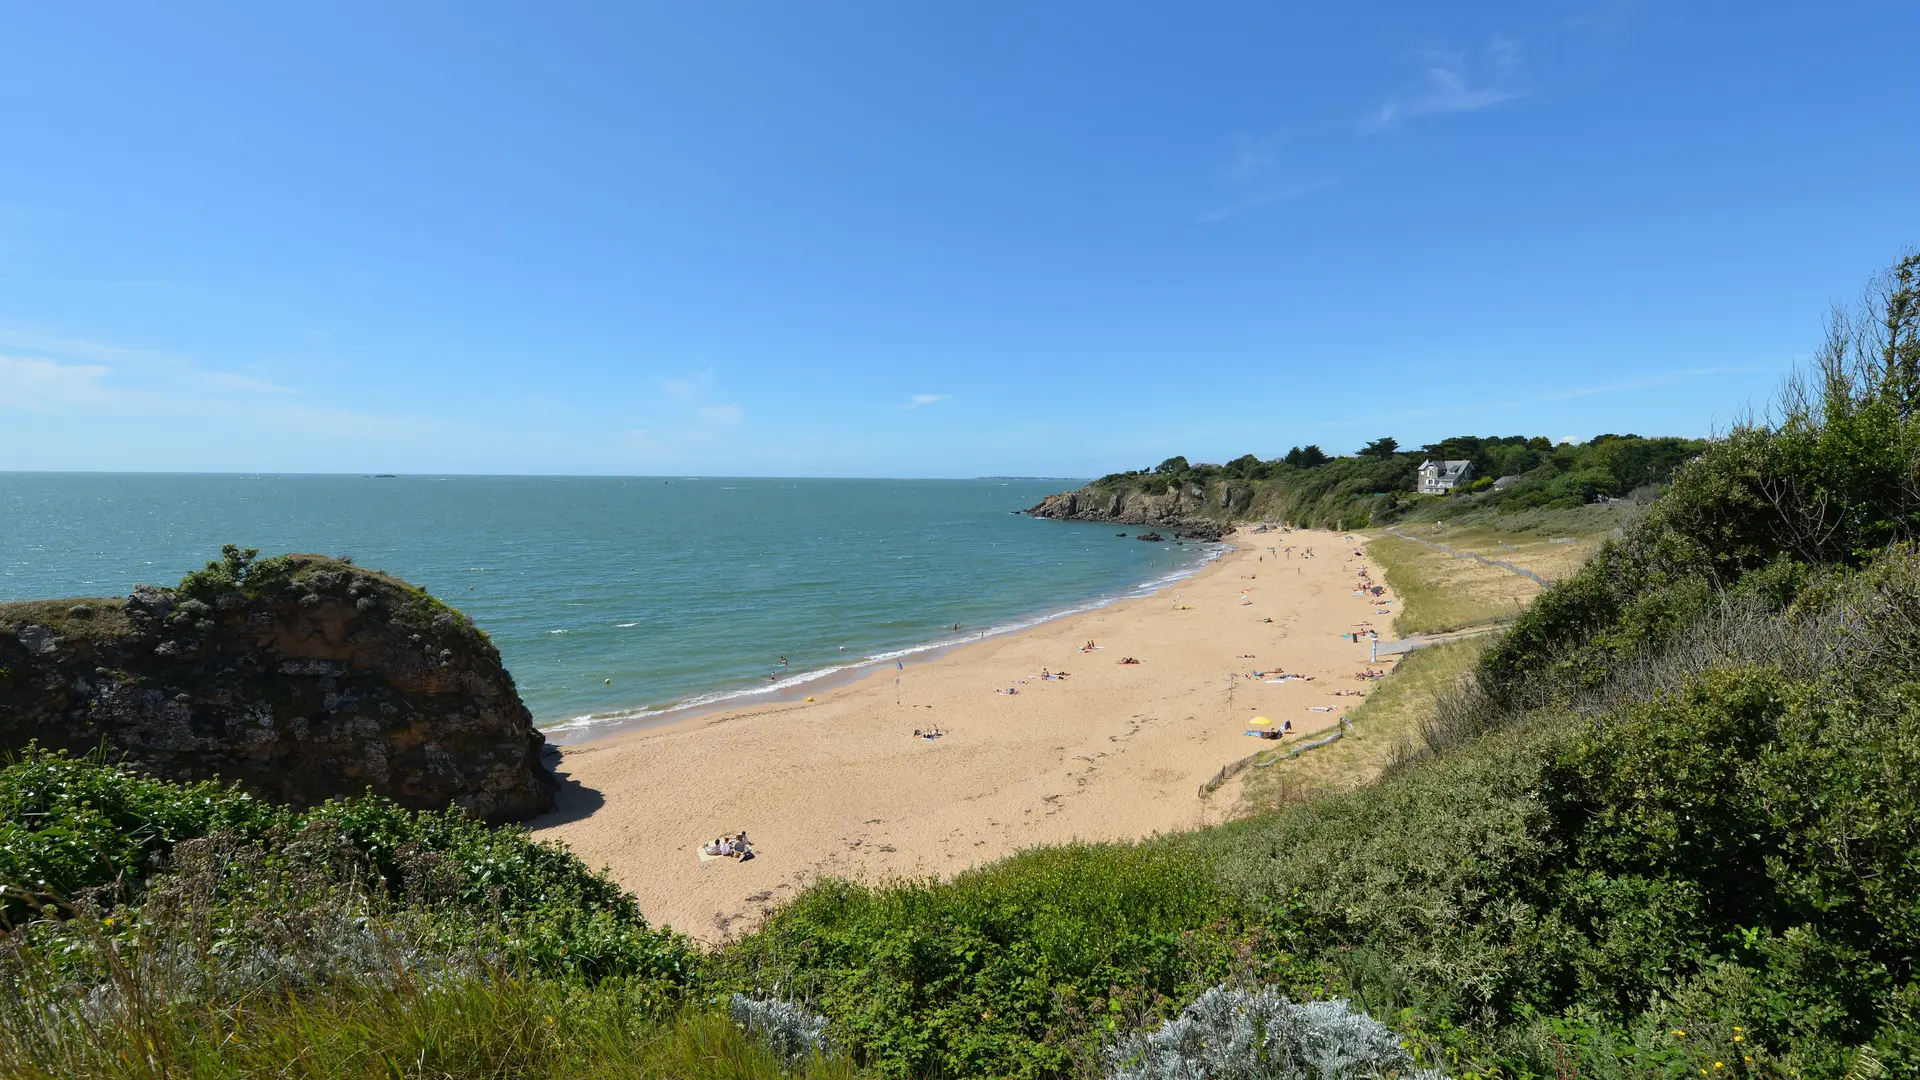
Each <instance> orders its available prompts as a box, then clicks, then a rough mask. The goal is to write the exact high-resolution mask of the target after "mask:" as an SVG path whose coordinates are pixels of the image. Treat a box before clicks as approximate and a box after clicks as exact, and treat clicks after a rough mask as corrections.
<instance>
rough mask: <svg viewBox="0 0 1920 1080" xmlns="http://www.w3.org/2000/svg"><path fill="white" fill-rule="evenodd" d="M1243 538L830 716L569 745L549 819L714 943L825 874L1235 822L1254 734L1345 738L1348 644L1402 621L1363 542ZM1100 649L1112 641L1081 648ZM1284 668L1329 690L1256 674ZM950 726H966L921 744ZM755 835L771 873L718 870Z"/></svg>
mask: <svg viewBox="0 0 1920 1080" xmlns="http://www.w3.org/2000/svg"><path fill="white" fill-rule="evenodd" d="M1230 543H1232V544H1233V545H1234V548H1233V550H1231V551H1229V552H1228V553H1227V554H1225V555H1223V556H1222V557H1221V558H1220V559H1218V560H1217V561H1216V562H1214V563H1213V564H1212V565H1210V566H1209V567H1207V568H1206V569H1204V570H1203V571H1201V572H1200V573H1199V574H1197V575H1195V576H1194V577H1192V578H1189V579H1187V580H1185V581H1181V582H1178V583H1176V584H1174V585H1172V586H1170V587H1168V588H1167V589H1165V590H1163V591H1162V592H1159V593H1156V594H1154V595H1152V596H1148V597H1142V598H1139V599H1134V600H1128V601H1124V602H1121V603H1118V604H1114V605H1111V606H1109V607H1105V608H1101V609H1098V610H1095V611H1092V612H1088V613H1086V614H1082V615H1076V616H1071V617H1068V618H1062V619H1057V620H1054V621H1052V622H1049V623H1045V624H1042V625H1040V626H1037V627H1034V628H1031V629H1028V630H1025V631H1022V632H1020V633H1017V634H1010V635H1006V636H1004V637H997V638H989V639H987V640H984V641H981V642H978V643H974V644H969V645H966V646H963V647H960V648H957V649H955V650H953V651H951V652H948V653H947V654H945V655H943V656H940V657H937V658H935V659H931V660H928V661H925V662H922V663H918V664H908V665H907V667H906V670H905V671H903V672H902V671H896V670H895V669H894V668H893V667H891V666H889V667H885V668H881V669H878V670H876V671H874V672H873V673H872V674H871V675H869V676H867V677H866V678H863V679H861V680H859V681H856V682H853V683H851V684H848V685H846V686H842V687H839V688H837V689H833V690H828V691H824V692H821V693H819V694H817V695H816V698H817V700H815V701H814V702H811V703H807V702H792V703H783V704H769V705H764V706H758V707H753V708H746V709H739V710H733V711H728V712H720V713H711V714H707V715H704V716H697V717H693V718H690V719H686V720H682V721H679V722H676V723H672V724H668V725H664V726H661V727H658V728H652V729H647V730H640V731H634V732H628V733H624V734H620V735H616V736H612V737H609V738H606V739H602V740H599V741H596V742H589V743H585V744H582V745H579V746H574V747H569V748H568V749H567V751H566V754H565V757H564V758H563V760H562V763H561V765H560V772H561V774H562V777H563V779H565V780H566V781H567V786H566V789H565V790H564V791H563V792H562V795H561V803H560V808H559V809H558V810H557V811H556V812H555V813H554V814H552V815H549V816H548V817H546V818H542V819H539V820H536V821H534V822H533V823H532V827H533V829H534V831H535V832H536V833H537V834H538V835H539V836H541V837H543V838H551V839H560V840H564V841H565V842H566V843H567V844H568V845H569V846H571V847H572V848H573V850H574V851H575V852H577V853H578V854H579V855H580V856H581V858H583V859H585V860H586V861H587V862H588V863H589V864H590V865H593V866H596V867H601V866H604V867H607V868H608V869H610V870H611V872H612V874H613V876H614V877H615V878H616V879H618V880H619V882H620V884H621V885H622V886H624V887H625V888H627V889H629V890H631V891H632V892H633V893H634V895H635V896H637V897H638V898H639V901H640V906H641V908H642V910H643V911H645V913H646V915H647V917H648V918H649V919H652V920H654V921H655V922H661V923H666V924H668V925H671V926H673V927H674V928H675V929H678V930H681V931H683V932H685V933H688V934H690V935H692V936H694V937H696V938H700V939H703V940H708V941H713V940H717V939H719V938H721V937H724V936H726V935H727V934H729V933H739V932H741V931H743V930H745V929H747V928H748V927H750V926H752V925H753V924H755V923H756V922H757V921H758V920H759V919H760V917H761V916H762V915H763V914H764V913H765V911H766V910H767V909H768V908H769V907H770V906H771V905H773V904H776V903H778V902H780V901H781V900H784V899H786V898H787V897H790V896H792V895H793V894H794V893H795V892H796V891H798V890H799V889H801V888H803V887H804V886H805V885H806V884H807V883H808V882H809V881H811V880H812V879H814V878H815V877H819V876H824V875H843V876H849V877H854V878H858V879H862V880H869V881H872V880H881V879H884V878H888V877H893V876H899V875H910V876H913V875H917V876H926V875H939V876H949V875H951V874H954V873H956V872H958V871H961V870H964V869H966V868H968V867H971V866H976V865H978V864H980V863H984V862H988V861H991V860H993V859H998V858H1000V857H1002V856H1005V855H1008V854H1011V853H1013V852H1014V851H1017V850H1019V849H1021V848H1025V847H1031V846H1033V845H1036V844H1049V843H1061V842H1065V841H1070V840H1116V839H1134V838H1140V837H1145V836H1150V835H1152V834H1154V833H1157V832H1167V831H1172V830H1178V829H1187V828H1192V827H1195V826H1199V825H1203V824H1207V823H1210V822H1213V821H1217V820H1219V816H1220V813H1221V810H1220V809H1217V808H1214V807H1213V806H1212V805H1211V804H1210V802H1209V801H1208V800H1205V799H1203V798H1201V797H1200V794H1199V789H1200V786H1201V785H1202V784H1203V783H1205V782H1206V781H1207V780H1208V778H1210V777H1211V776H1213V774H1214V773H1215V772H1216V771H1217V770H1219V769H1220V768H1221V767H1222V766H1224V765H1226V764H1228V763H1230V762H1233V761H1235V760H1238V759H1239V758H1242V757H1245V756H1246V755H1248V754H1250V753H1253V752H1255V751H1256V750H1258V749H1259V748H1261V747H1263V746H1272V745H1274V744H1272V743H1264V742H1260V741H1258V740H1255V739H1251V738H1248V737H1247V736H1246V734H1245V731H1246V729H1247V723H1248V721H1249V720H1251V719H1252V718H1253V717H1255V716H1267V717H1271V718H1272V719H1273V720H1274V721H1275V723H1276V724H1277V723H1279V722H1281V721H1283V720H1291V721H1292V722H1293V729H1294V731H1295V732H1296V733H1298V734H1299V735H1307V734H1311V733H1313V732H1315V731H1319V730H1322V729H1325V728H1327V727H1331V726H1332V725H1334V724H1335V723H1337V722H1338V719H1339V717H1340V716H1342V715H1344V714H1345V713H1346V712H1348V711H1349V710H1350V709H1351V708H1352V707H1354V706H1356V705H1358V704H1359V699H1357V698H1352V697H1337V696H1335V695H1334V693H1333V692H1334V691H1335V690H1339V689H1362V690H1364V689H1365V688H1366V684H1363V683H1361V682H1357V681H1355V679H1354V678H1353V675H1354V673H1355V672H1356V671H1357V670H1359V669H1361V668H1364V667H1366V666H1367V657H1368V647H1367V646H1366V645H1365V644H1364V643H1358V642H1352V641H1348V640H1344V639H1343V638H1342V637H1341V635H1342V634H1347V633H1351V632H1352V631H1353V630H1354V626H1353V624H1355V623H1358V622H1363V621H1370V622H1372V623H1374V624H1375V625H1378V626H1380V627H1383V628H1384V627H1386V626H1388V625H1390V623H1391V617H1390V616H1384V615H1375V614H1374V608H1375V606H1376V604H1377V601H1374V600H1373V599H1372V598H1370V597H1365V598H1363V597H1361V596H1356V595H1354V591H1355V588H1356V581H1357V573H1356V571H1357V569H1358V568H1359V567H1361V566H1365V565H1368V564H1367V562H1366V560H1365V559H1364V557H1359V556H1356V555H1355V554H1354V552H1355V550H1356V548H1357V547H1358V544H1359V542H1358V541H1349V540H1346V539H1343V538H1342V537H1341V536H1340V535H1338V534H1334V533H1326V532H1309V531H1304V530H1296V531H1293V532H1287V533H1249V532H1246V531H1244V530H1243V531H1242V532H1240V533H1239V534H1236V536H1234V537H1233V538H1232V539H1231V540H1230ZM1288 547H1291V548H1292V549H1293V555H1292V557H1291V558H1289V557H1287V556H1286V554H1285V549H1286V548H1288ZM1270 548H1272V549H1277V551H1278V553H1277V554H1276V553H1270V551H1269V549H1270ZM1309 548H1311V549H1312V550H1313V551H1314V552H1315V555H1316V557H1314V558H1311V559H1308V558H1304V557H1303V554H1304V552H1305V551H1306V550H1307V549H1309ZM1373 576H1374V580H1376V581H1378V580H1379V579H1380V577H1381V574H1380V571H1379V570H1378V568H1374V569H1373ZM1268 620H1271V621H1268ZM1088 640H1092V641H1094V642H1096V643H1098V645H1099V646H1100V648H1099V650H1098V651H1094V652H1082V651H1081V646H1082V645H1084V644H1085V643H1086V642H1087V641H1088ZM1243 654H1252V656H1251V657H1247V656H1244V655H1243ZM1127 656H1132V657H1137V658H1138V659H1139V660H1140V663H1139V664H1137V665H1133V664H1121V663H1120V662H1119V661H1120V660H1121V658H1123V657H1127ZM1380 666H1385V665H1384V663H1383V664H1382V665H1380ZM1275 668H1284V669H1285V670H1287V671H1289V672H1298V673H1301V674H1305V675H1311V676H1314V677H1315V679H1314V681H1312V682H1290V683H1285V684H1279V685H1276V684H1271V683H1267V682H1265V681H1263V680H1260V679H1250V678H1248V677H1247V675H1248V673H1249V672H1252V671H1271V670H1273V669H1275ZM1042 671H1050V672H1056V673H1057V672H1062V671H1064V672H1066V673H1067V676H1066V677H1065V678H1063V679H1052V680H1048V679H1042V678H1041V677H1040V675H1041V673H1042ZM896 678H897V679H898V684H897V686H896V682H895V680H896ZM1008 689H1016V690H1018V691H1019V693H1017V694H1007V693H1004V691H1006V690H1008ZM996 691H1001V692H996ZM1313 706H1322V707H1326V706H1331V707H1332V710H1333V711H1323V712H1315V711H1313ZM930 725H938V726H939V727H940V728H941V729H943V730H944V731H945V732H946V735H945V736H944V737H942V738H939V739H935V740H931V741H928V740H925V739H920V738H915V737H914V736H913V734H912V732H913V731H914V729H915V728H923V729H924V728H926V727H928V726H930ZM1289 741H1295V740H1293V739H1290V740H1289ZM741 829H745V830H746V831H747V832H748V834H749V836H750V837H751V838H752V840H753V842H754V845H755V848H756V850H757V852H758V856H757V857H756V858H754V859H752V860H749V861H747V862H743V863H742V862H734V861H732V860H727V859H718V860H708V861H702V860H700V859H699V858H697V856H696V852H697V849H698V846H699V845H700V844H701V843H703V842H705V841H708V840H712V839H714V838H715V837H718V836H721V835H723V834H728V833H732V832H736V831H738V830H741Z"/></svg>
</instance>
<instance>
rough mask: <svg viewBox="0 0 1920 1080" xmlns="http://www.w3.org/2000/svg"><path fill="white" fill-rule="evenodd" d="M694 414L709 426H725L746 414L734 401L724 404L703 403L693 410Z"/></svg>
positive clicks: (743, 417) (736, 421)
mask: <svg viewBox="0 0 1920 1080" xmlns="http://www.w3.org/2000/svg"><path fill="white" fill-rule="evenodd" d="M694 415H696V416H698V417H699V418H700V422H701V423H703V424H706V425H708V426H709V427H727V426H730V425H733V424H737V423H739V422H740V421H742V420H744V419H746V414H745V413H743V412H741V411H740V406H739V405H738V404H734V403H728V404H726V405H703V406H701V407H700V408H698V409H695V410H694Z"/></svg>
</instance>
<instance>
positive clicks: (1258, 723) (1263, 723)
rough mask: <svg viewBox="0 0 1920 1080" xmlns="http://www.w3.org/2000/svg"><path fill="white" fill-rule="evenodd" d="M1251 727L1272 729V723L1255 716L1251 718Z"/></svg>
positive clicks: (1262, 717)
mask: <svg viewBox="0 0 1920 1080" xmlns="http://www.w3.org/2000/svg"><path fill="white" fill-rule="evenodd" d="M1253 726H1254V727H1272V726H1273V721H1271V720H1269V719H1267V718H1266V717H1264V716H1256V717H1254V718H1253Z"/></svg>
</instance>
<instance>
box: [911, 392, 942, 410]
mask: <svg viewBox="0 0 1920 1080" xmlns="http://www.w3.org/2000/svg"><path fill="white" fill-rule="evenodd" d="M948 396H949V395H947V394H915V395H913V396H912V397H910V398H908V399H907V403H906V405H905V406H903V407H904V408H908V409H917V408H919V407H920V406H922V405H932V404H933V403H934V402H936V401H945V400H947V398H948Z"/></svg>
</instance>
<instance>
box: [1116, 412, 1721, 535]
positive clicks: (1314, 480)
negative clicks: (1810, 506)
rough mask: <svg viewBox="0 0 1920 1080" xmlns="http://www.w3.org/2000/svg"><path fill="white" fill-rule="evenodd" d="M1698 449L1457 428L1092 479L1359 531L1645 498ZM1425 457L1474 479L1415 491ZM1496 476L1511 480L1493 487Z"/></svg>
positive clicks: (1246, 514) (1683, 442)
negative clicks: (1344, 448) (1444, 489)
mask: <svg viewBox="0 0 1920 1080" xmlns="http://www.w3.org/2000/svg"><path fill="white" fill-rule="evenodd" d="M1705 447H1706V443H1704V442H1703V441H1701V440H1698V439H1676V438H1642V437H1640V436H1638V435H1599V436H1595V437H1594V438H1592V439H1590V440H1588V441H1586V442H1584V443H1562V444H1559V445H1555V444H1553V443H1551V442H1549V441H1548V440H1547V439H1545V438H1542V437H1539V436H1534V437H1531V438H1529V437H1527V436H1522V435H1510V436H1489V437H1480V436H1473V435H1461V436H1456V437H1454V438H1450V439H1445V440H1442V441H1441V442H1437V443H1432V444H1429V445H1427V446H1424V447H1422V448H1420V449H1419V450H1417V451H1407V452H1402V451H1401V450H1400V448H1399V442H1398V441H1397V440H1395V439H1393V438H1391V437H1386V438H1380V439H1374V440H1372V441H1371V442H1369V443H1367V445H1366V446H1364V447H1362V448H1360V449H1359V450H1358V451H1356V452H1355V453H1354V454H1353V455H1352V456H1349V457H1329V456H1328V455H1327V454H1326V453H1324V452H1323V451H1322V450H1321V449H1320V447H1318V446H1308V447H1305V448H1302V447H1294V448H1293V449H1292V450H1291V451H1289V452H1288V453H1287V454H1286V455H1285V456H1284V457H1281V458H1277V459H1274V460H1271V461H1264V460H1262V459H1260V458H1259V457H1256V456H1255V455H1253V454H1246V455H1243V456H1241V457H1238V458H1235V459H1234V460H1232V461H1229V462H1227V463H1226V464H1225V465H1210V464H1193V463H1190V462H1188V461H1187V459H1186V458H1184V457H1172V458H1168V459H1167V460H1166V461H1163V462H1161V463H1160V464H1159V465H1156V466H1154V467H1153V468H1151V469H1140V470H1136V471H1133V472H1121V473H1110V474H1108V475H1106V476H1103V477H1101V478H1100V479H1099V480H1096V481H1094V483H1093V486H1094V487H1095V488H1096V489H1098V490H1104V491H1115V490H1124V491H1141V492H1145V493H1147V494H1150V495H1158V494H1162V493H1164V492H1168V491H1173V490H1179V489H1188V490H1194V491H1198V492H1201V493H1203V494H1204V495H1205V496H1206V498H1205V500H1204V501H1205V503H1206V507H1205V508H1204V509H1203V510H1202V511H1201V512H1202V513H1210V514H1212V515H1214V516H1227V517H1237V518H1271V519H1278V520H1282V521H1286V522H1289V523H1292V524H1297V525H1306V526H1317V527H1325V528H1343V529H1357V528H1363V527H1365V526H1367V525H1385V524H1391V523H1393V522H1396V521H1406V520H1420V519H1423V518H1431V517H1434V516H1438V515H1442V514H1445V515H1447V516H1457V515H1459V514H1461V513H1463V512H1472V511H1487V512H1504V513H1511V512H1514V511H1520V510H1534V509H1541V508H1549V507H1573V506H1581V505H1584V504H1586V503H1591V502H1593V501H1595V500H1596V499H1601V498H1624V497H1627V496H1629V495H1633V494H1635V493H1642V494H1644V495H1646V496H1647V497H1650V495H1651V492H1652V491H1653V490H1654V489H1656V488H1658V487H1659V486H1660V485H1662V484H1665V483H1666V482H1667V481H1668V480H1669V479H1670V478H1671V477H1672V475H1673V472H1674V470H1675V469H1676V468H1678V467H1679V466H1680V465H1681V464H1682V463H1683V462H1685V461H1687V460H1688V459H1690V458H1692V457H1695V456H1697V455H1698V454H1699V453H1700V452H1701V451H1702V450H1703V449H1705ZM1429 458H1432V459H1437V460H1466V461H1471V462H1472V463H1473V473H1472V476H1473V479H1472V480H1471V481H1470V482H1469V483H1467V484H1466V485H1464V486H1463V487H1461V488H1460V489H1459V490H1458V491H1456V492H1455V493H1454V494H1452V495H1450V496H1447V497H1445V498H1435V497H1431V496H1418V495H1416V494H1415V487H1416V480H1417V473H1418V470H1419V466H1420V463H1421V462H1422V461H1425V460H1427V459H1429ZM1502 477H1507V478H1510V480H1509V482H1508V483H1506V484H1504V485H1502V486H1501V487H1500V488H1499V489H1498V490H1496V489H1495V487H1494V484H1495V482H1496V481H1497V480H1498V479H1500V478H1502Z"/></svg>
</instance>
